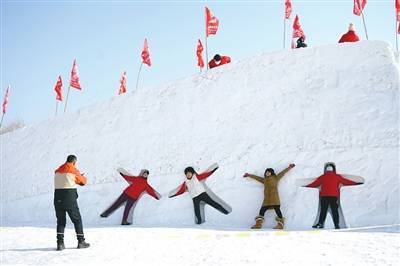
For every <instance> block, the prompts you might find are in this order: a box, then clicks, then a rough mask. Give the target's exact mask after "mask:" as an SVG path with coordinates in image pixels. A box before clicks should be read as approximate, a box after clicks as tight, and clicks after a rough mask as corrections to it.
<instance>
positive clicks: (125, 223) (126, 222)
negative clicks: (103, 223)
mask: <svg viewBox="0 0 400 266" xmlns="http://www.w3.org/2000/svg"><path fill="white" fill-rule="evenodd" d="M131 224H132V223H130V222H128V221H127V220H123V221H122V222H121V225H131Z"/></svg>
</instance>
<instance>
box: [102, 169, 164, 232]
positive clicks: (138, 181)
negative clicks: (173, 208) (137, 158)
mask: <svg viewBox="0 0 400 266" xmlns="http://www.w3.org/2000/svg"><path fill="white" fill-rule="evenodd" d="M118 172H119V173H120V175H121V176H122V177H123V178H124V179H125V180H126V181H127V182H128V183H129V187H127V188H126V189H125V190H124V191H123V192H122V194H121V195H120V196H119V197H118V199H117V200H116V201H115V202H114V203H113V204H111V206H110V207H109V208H107V209H106V210H105V211H104V212H103V213H102V214H100V216H101V217H103V218H106V217H108V216H109V215H110V214H112V213H113V212H114V211H115V210H117V209H118V208H119V207H120V206H121V205H122V204H123V203H125V202H126V204H125V210H124V214H123V216H122V222H121V225H130V224H131V223H130V222H128V216H129V213H130V211H131V209H132V206H133V205H134V204H136V202H137V201H138V200H139V198H140V196H141V195H142V194H143V193H144V192H147V193H148V194H149V195H150V196H152V197H153V198H155V199H157V200H159V199H160V198H161V195H160V194H159V193H158V192H157V191H156V190H154V188H152V187H151V186H150V185H149V184H148V183H147V178H148V176H149V174H150V172H149V170H147V169H142V170H141V171H140V173H139V176H133V175H131V174H129V173H128V172H126V171H125V170H124V169H122V168H119V169H118Z"/></svg>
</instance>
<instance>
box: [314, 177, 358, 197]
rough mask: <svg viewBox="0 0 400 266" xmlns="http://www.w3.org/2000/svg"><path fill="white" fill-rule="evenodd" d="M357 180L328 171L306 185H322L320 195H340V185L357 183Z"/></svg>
mask: <svg viewBox="0 0 400 266" xmlns="http://www.w3.org/2000/svg"><path fill="white" fill-rule="evenodd" d="M356 184H357V182H354V181H351V180H348V179H346V178H344V177H343V176H341V175H338V174H336V173H334V172H327V173H325V174H323V175H321V176H320V177H318V178H317V180H315V181H314V182H312V183H311V184H309V185H307V186H306V187H314V188H316V187H319V186H320V187H321V190H320V195H321V196H323V197H339V196H340V185H344V186H349V185H356Z"/></svg>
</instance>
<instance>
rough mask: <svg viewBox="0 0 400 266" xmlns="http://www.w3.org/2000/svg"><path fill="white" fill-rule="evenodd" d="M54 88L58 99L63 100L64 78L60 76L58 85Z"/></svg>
mask: <svg viewBox="0 0 400 266" xmlns="http://www.w3.org/2000/svg"><path fill="white" fill-rule="evenodd" d="M54 90H55V91H56V93H57V96H56V100H58V101H61V102H62V79H61V76H58V79H57V83H56V86H55V87H54Z"/></svg>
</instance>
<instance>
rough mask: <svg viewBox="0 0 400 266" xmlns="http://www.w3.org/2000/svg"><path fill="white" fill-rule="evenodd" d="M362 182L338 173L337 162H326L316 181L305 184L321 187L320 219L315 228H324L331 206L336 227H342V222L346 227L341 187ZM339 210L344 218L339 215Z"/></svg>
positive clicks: (311, 186)
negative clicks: (322, 172)
mask: <svg viewBox="0 0 400 266" xmlns="http://www.w3.org/2000/svg"><path fill="white" fill-rule="evenodd" d="M346 177H347V175H346ZM350 177H352V176H349V178H350ZM354 178H358V179H361V180H362V178H360V177H356V176H353V179H354ZM361 180H359V181H361ZM360 184H363V182H356V181H352V180H349V179H346V178H344V177H343V176H342V175H339V174H336V165H335V163H332V162H328V163H326V164H325V166H324V174H323V175H321V176H319V177H318V178H317V179H316V180H315V181H314V182H312V183H310V184H308V185H306V186H305V187H310V188H318V187H320V207H319V210H318V211H319V219H318V223H316V224H315V225H313V228H324V224H325V219H326V215H327V211H328V207H330V211H331V214H332V219H333V224H334V225H335V229H340V224H342V227H345V222H344V217H343V212H342V210H341V208H340V187H341V186H351V185H360ZM339 212H340V216H341V217H342V219H340V217H339ZM317 217H318V215H317ZM340 220H342V223H340Z"/></svg>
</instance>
